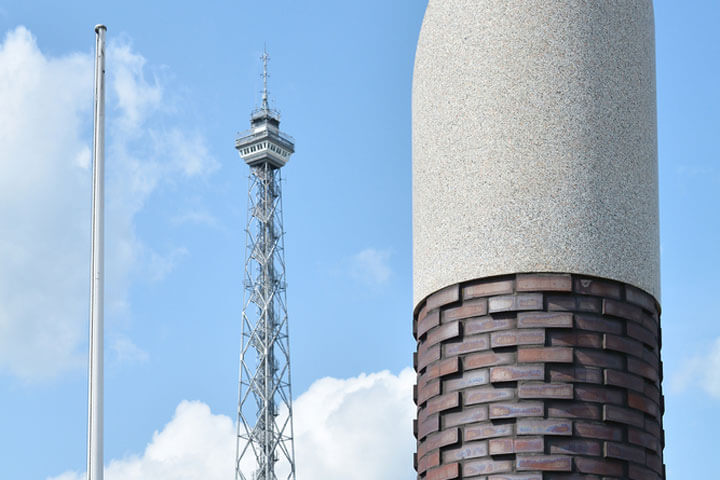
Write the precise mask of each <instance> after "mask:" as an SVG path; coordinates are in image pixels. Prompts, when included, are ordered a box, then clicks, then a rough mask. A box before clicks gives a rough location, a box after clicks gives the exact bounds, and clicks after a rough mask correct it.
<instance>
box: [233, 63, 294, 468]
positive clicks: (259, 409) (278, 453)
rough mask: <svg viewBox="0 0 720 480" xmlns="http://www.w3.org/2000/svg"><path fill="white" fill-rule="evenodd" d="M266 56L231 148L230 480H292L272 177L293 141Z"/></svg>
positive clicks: (276, 189)
mask: <svg viewBox="0 0 720 480" xmlns="http://www.w3.org/2000/svg"><path fill="white" fill-rule="evenodd" d="M268 58H269V57H268V55H267V53H265V54H263V56H262V59H263V66H264V69H263V80H264V84H265V89H264V91H263V105H262V107H261V108H260V109H258V110H256V111H254V112H253V113H252V116H251V130H249V131H248V132H245V133H243V134H241V135H240V136H239V137H238V139H237V140H236V142H235V148H236V149H237V150H238V152H239V153H240V156H241V157H242V158H243V160H245V162H246V163H247V164H248V165H249V166H250V176H249V182H248V185H249V187H248V220H247V227H246V254H245V277H244V299H243V313H242V348H241V353H240V381H239V395H238V397H239V400H238V419H237V448H236V458H235V477H236V480H279V479H284V480H294V479H295V453H294V444H293V422H292V390H291V386H290V344H289V338H288V315H287V306H286V283H285V255H284V243H283V237H284V230H283V221H282V186H281V182H282V176H281V174H280V169H281V168H282V167H283V166H284V165H285V163H286V162H287V161H288V160H289V158H290V155H291V154H292V153H293V152H294V140H293V139H292V137H290V136H288V135H286V134H284V133H282V132H280V130H279V125H280V117H279V114H278V113H277V112H276V111H274V110H272V109H270V108H269V106H268V101H267V60H268Z"/></svg>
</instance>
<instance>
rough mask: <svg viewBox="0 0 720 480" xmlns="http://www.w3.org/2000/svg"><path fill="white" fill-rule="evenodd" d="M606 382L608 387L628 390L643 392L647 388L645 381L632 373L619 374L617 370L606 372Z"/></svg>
mask: <svg viewBox="0 0 720 480" xmlns="http://www.w3.org/2000/svg"><path fill="white" fill-rule="evenodd" d="M604 377H605V378H604V381H605V384H606V385H615V386H616V387H622V388H627V389H630V390H635V391H637V392H642V391H643V389H644V387H645V380H643V379H642V377H638V376H637V375H633V374H632V373H624V372H618V371H617V370H605V372H604Z"/></svg>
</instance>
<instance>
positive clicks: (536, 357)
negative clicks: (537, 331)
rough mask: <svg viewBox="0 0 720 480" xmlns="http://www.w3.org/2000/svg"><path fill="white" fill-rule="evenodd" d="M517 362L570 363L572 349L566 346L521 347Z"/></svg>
mask: <svg viewBox="0 0 720 480" xmlns="http://www.w3.org/2000/svg"><path fill="white" fill-rule="evenodd" d="M517 355H518V363H540V362H545V363H572V361H573V349H572V348H568V347H539V348H521V349H519V350H518V354H517Z"/></svg>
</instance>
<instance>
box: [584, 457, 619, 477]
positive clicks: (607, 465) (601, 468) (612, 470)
mask: <svg viewBox="0 0 720 480" xmlns="http://www.w3.org/2000/svg"><path fill="white" fill-rule="evenodd" d="M573 462H574V463H575V468H576V469H577V471H578V472H580V473H594V474H597V475H613V476H615V477H621V476H622V475H623V470H624V469H623V464H622V463H620V462H613V461H611V460H603V459H597V460H596V459H594V458H588V457H574V458H573Z"/></svg>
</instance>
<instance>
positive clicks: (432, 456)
mask: <svg viewBox="0 0 720 480" xmlns="http://www.w3.org/2000/svg"><path fill="white" fill-rule="evenodd" d="M437 465H440V451H439V450H433V451H432V452H431V453H429V454H427V455H425V456H424V457H422V458H421V459H420V460H418V462H417V472H418V473H419V474H422V473H423V472H425V471H426V470H427V469H428V468H432V467H435V466H437Z"/></svg>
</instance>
